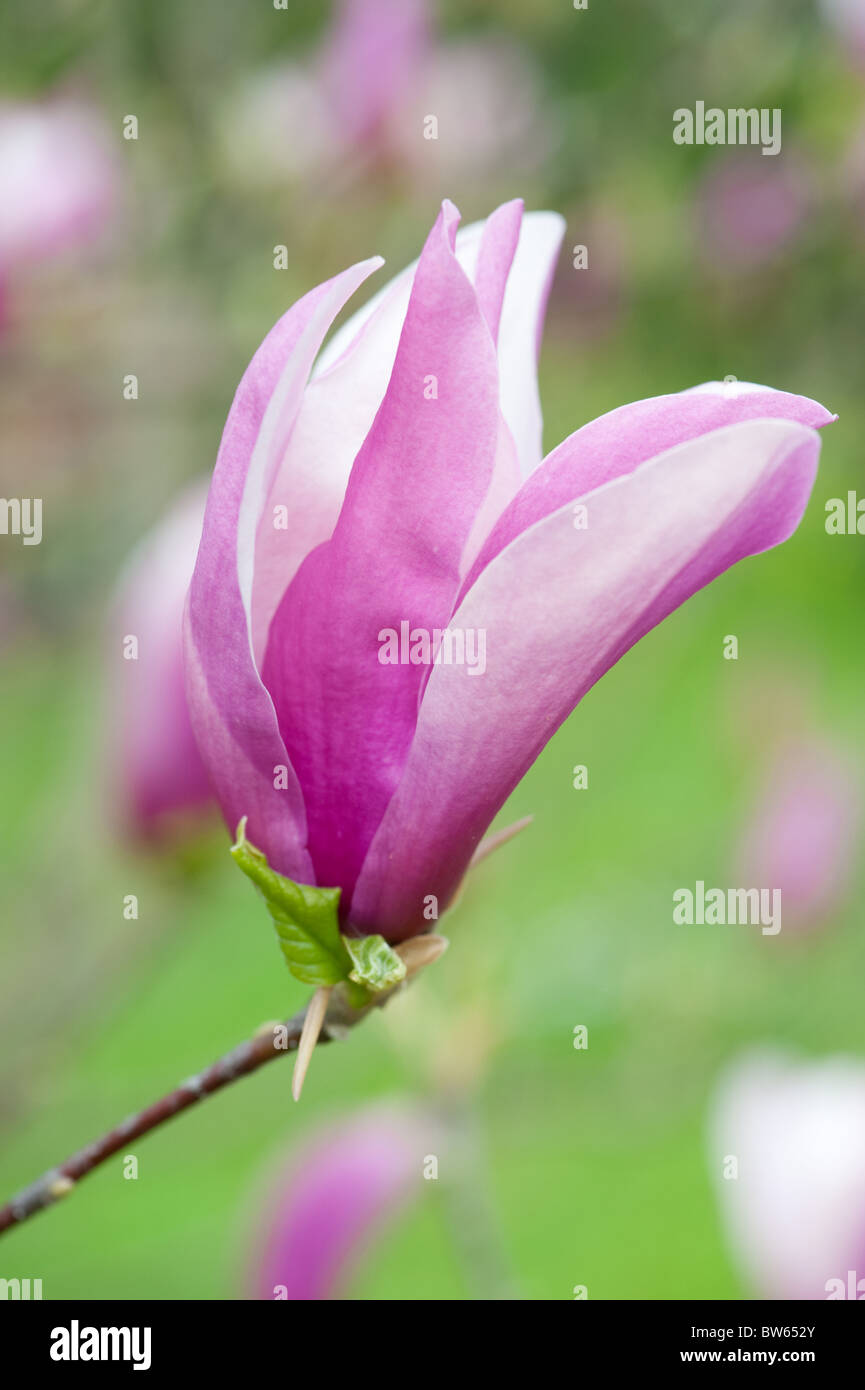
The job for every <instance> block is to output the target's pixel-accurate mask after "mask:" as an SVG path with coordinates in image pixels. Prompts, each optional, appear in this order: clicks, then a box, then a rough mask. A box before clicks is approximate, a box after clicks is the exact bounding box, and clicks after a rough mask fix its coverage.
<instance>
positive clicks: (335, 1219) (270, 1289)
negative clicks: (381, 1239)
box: [250, 1105, 433, 1300]
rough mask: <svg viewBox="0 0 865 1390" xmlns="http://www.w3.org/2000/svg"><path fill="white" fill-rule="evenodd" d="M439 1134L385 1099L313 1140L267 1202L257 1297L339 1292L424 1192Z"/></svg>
mask: <svg viewBox="0 0 865 1390" xmlns="http://www.w3.org/2000/svg"><path fill="white" fill-rule="evenodd" d="M432 1133H433V1132H432V1129H430V1127H429V1126H427V1127H426V1131H425V1128H424V1126H423V1125H422V1124H421V1122H420V1119H419V1117H418V1116H416V1115H414V1114H413V1113H412V1112H411V1111H409V1110H407V1109H400V1108H398V1107H396V1106H382V1105H379V1106H376V1107H373V1108H371V1109H369V1110H366V1111H363V1112H361V1113H359V1114H357V1115H356V1116H354V1117H352V1118H351V1119H349V1120H348V1121H344V1122H343V1123H341V1124H339V1125H337V1126H334V1127H332V1128H331V1129H330V1130H328V1131H326V1132H325V1133H323V1134H320V1135H318V1136H317V1137H316V1138H315V1139H314V1140H313V1142H312V1143H310V1144H308V1145H307V1147H306V1148H305V1149H304V1150H303V1152H302V1153H300V1154H299V1155H298V1156H297V1158H296V1160H295V1161H294V1162H293V1163H292V1164H291V1165H290V1167H289V1168H288V1170H287V1171H285V1172H284V1173H283V1174H282V1175H281V1176H280V1178H279V1180H278V1181H277V1182H276V1183H275V1184H273V1186H272V1188H271V1190H270V1192H269V1193H268V1196H267V1198H266V1200H265V1202H264V1211H263V1214H262V1220H261V1222H260V1229H259V1234H258V1237H257V1241H256V1248H255V1253H254V1257H253V1260H252V1267H251V1270H250V1288H251V1292H252V1296H253V1297H254V1298H256V1299H289V1300H294V1299H299V1300H317V1299H329V1298H335V1297H338V1296H339V1292H340V1289H341V1288H342V1287H343V1285H344V1283H345V1280H346V1279H347V1277H348V1276H349V1274H350V1272H351V1269H352V1266H353V1264H354V1263H355V1262H356V1260H357V1259H358V1257H359V1256H360V1255H361V1254H362V1252H363V1250H364V1248H365V1247H366V1246H367V1245H368V1243H369V1242H370V1241H371V1240H372V1239H373V1238H374V1237H375V1236H376V1235H377V1234H379V1233H380V1232H381V1230H382V1229H383V1228H384V1227H385V1225H386V1224H387V1222H388V1221H390V1220H392V1219H393V1218H394V1217H395V1216H397V1215H398V1214H399V1212H400V1211H401V1210H403V1209H404V1208H405V1206H406V1205H407V1204H408V1203H409V1202H410V1201H411V1199H412V1198H413V1197H417V1196H419V1195H420V1193H421V1191H422V1189H423V1182H424V1179H423V1166H424V1160H425V1156H426V1154H427V1153H428V1152H429V1150H430V1146H431V1142H433V1141H432Z"/></svg>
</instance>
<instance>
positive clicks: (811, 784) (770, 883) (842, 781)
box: [736, 735, 862, 931]
mask: <svg viewBox="0 0 865 1390" xmlns="http://www.w3.org/2000/svg"><path fill="white" fill-rule="evenodd" d="M859 787H860V769H859V767H858V765H857V763H856V761H855V760H854V758H853V755H852V753H851V752H850V750H845V749H843V748H841V747H840V746H836V745H835V744H833V743H832V742H830V741H829V740H828V739H823V738H819V737H818V736H816V735H810V736H807V737H806V736H801V737H799V738H795V739H787V740H786V741H785V742H783V743H782V744H780V745H779V747H778V748H777V749H776V750H775V752H774V754H773V756H772V759H771V760H770V762H769V765H768V767H767V769H766V773H765V777H764V782H763V786H762V789H761V791H760V794H759V797H758V800H757V804H756V806H755V807H754V809H753V812H752V814H751V816H750V817H749V819H748V822H747V824H746V826H745V830H744V834H743V840H742V845H741V847H740V851H739V869H738V871H737V872H738V877H737V879H736V881H737V882H738V883H743V884H753V885H761V886H762V887H767V888H780V890H781V910H782V913H783V922H784V928H785V930H788V929H792V930H794V931H797V930H807V929H810V928H814V927H820V926H822V925H823V924H824V923H825V922H826V921H827V920H828V919H829V918H830V917H831V916H832V913H833V912H834V911H835V910H836V909H838V908H839V907H840V906H841V905H842V903H843V901H844V896H845V893H846V891H847V889H848V888H849V886H850V881H851V878H852V874H853V871H854V869H855V866H856V858H857V847H858V843H859V830H860V824H861V809H862V808H861V794H860V790H859Z"/></svg>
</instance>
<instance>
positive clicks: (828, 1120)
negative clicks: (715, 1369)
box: [709, 1052, 865, 1299]
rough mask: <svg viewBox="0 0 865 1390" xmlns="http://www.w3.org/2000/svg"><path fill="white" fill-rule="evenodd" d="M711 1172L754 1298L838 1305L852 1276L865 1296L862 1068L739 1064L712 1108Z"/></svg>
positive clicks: (773, 1061)
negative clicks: (852, 1273) (835, 1300)
mask: <svg viewBox="0 0 865 1390" xmlns="http://www.w3.org/2000/svg"><path fill="white" fill-rule="evenodd" d="M732 1161H735V1164H736V1169H735V1172H736V1176H728V1177H724V1173H725V1171H726V1172H727V1173H728V1174H729V1173H730V1172H731V1163H732ZM709 1164H710V1170H711V1173H712V1176H713V1178H714V1179H715V1180H716V1187H717V1191H718V1197H719V1202H720V1206H721V1214H722V1217H723V1220H724V1224H725V1227H726V1230H727V1234H728V1238H729V1243H730V1246H731V1249H732V1252H733V1255H734V1256H735V1258H736V1261H737V1263H738V1264H739V1265H740V1266H741V1268H742V1271H743V1274H744V1276H745V1278H746V1280H747V1281H748V1283H749V1285H750V1286H751V1288H752V1289H753V1291H754V1293H755V1294H756V1295H757V1296H758V1297H763V1298H770V1299H821V1298H822V1299H825V1298H828V1297H829V1296H830V1294H833V1293H834V1296H835V1297H843V1296H844V1295H843V1294H841V1293H840V1292H839V1288H838V1285H837V1284H833V1283H832V1281H841V1282H842V1283H843V1285H845V1286H846V1285H847V1282H848V1273H849V1271H851V1270H852V1271H855V1272H856V1274H857V1276H858V1278H859V1279H862V1280H863V1284H862V1287H861V1290H860V1293H859V1295H858V1296H859V1297H861V1296H862V1295H863V1294H865V1062H862V1061H859V1060H858V1059H854V1058H851V1057H831V1058H827V1059H825V1060H821V1061H816V1062H814V1061H799V1060H798V1059H796V1058H791V1057H789V1056H787V1055H785V1054H782V1053H775V1052H769V1053H755V1054H751V1055H748V1056H745V1057H744V1058H742V1059H741V1060H740V1061H738V1062H736V1063H735V1064H734V1065H733V1066H732V1067H730V1068H729V1070H728V1071H727V1072H726V1073H725V1074H724V1076H723V1077H722V1079H721V1082H720V1085H719V1088H718V1091H717V1094H716V1097H715V1100H714V1102H713V1105H712V1111H711V1118H710V1139H709Z"/></svg>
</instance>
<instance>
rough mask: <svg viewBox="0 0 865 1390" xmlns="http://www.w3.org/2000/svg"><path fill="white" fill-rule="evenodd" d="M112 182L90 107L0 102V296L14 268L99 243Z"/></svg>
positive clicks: (101, 128) (110, 159) (111, 163)
mask: <svg viewBox="0 0 865 1390" xmlns="http://www.w3.org/2000/svg"><path fill="white" fill-rule="evenodd" d="M117 184H118V179H117V169H116V164H115V159H114V154H113V151H112V148H111V143H110V140H109V137H108V134H107V131H106V128H105V125H104V122H103V121H102V119H101V117H99V116H98V115H97V114H96V112H95V111H94V110H92V109H91V108H90V107H89V106H87V105H85V104H84V103H82V102H80V101H75V100H71V99H66V98H58V99H56V100H49V101H43V102H14V103H13V102H8V101H7V102H2V103H0V290H2V287H3V285H4V283H5V282H6V281H7V280H8V278H9V277H10V275H12V274H13V273H14V272H15V271H16V270H17V269H18V268H19V267H21V266H23V265H26V264H28V263H32V262H37V261H43V260H49V259H53V258H55V257H58V256H61V255H64V254H65V253H66V252H69V251H72V250H77V249H79V248H80V247H82V246H84V245H86V244H87V243H89V242H91V241H94V240H95V239H97V238H98V237H99V236H100V235H101V234H102V233H103V232H104V230H105V228H106V225H107V224H108V222H109V220H110V218H111V216H112V213H113V211H114V208H115V204H116V198H117Z"/></svg>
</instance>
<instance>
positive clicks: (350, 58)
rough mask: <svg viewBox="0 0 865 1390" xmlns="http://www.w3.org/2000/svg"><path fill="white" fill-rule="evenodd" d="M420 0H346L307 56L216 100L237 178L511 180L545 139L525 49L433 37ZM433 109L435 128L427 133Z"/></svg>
mask: <svg viewBox="0 0 865 1390" xmlns="http://www.w3.org/2000/svg"><path fill="white" fill-rule="evenodd" d="M433 11H434V7H433V6H432V5H431V4H429V3H427V0H344V2H343V3H342V4H340V5H338V6H337V8H336V12H335V16H334V20H333V23H332V24H331V26H330V28H329V29H327V30H326V31H325V34H324V36H323V38H322V40H321V43H320V45H319V47H318V49H317V50H316V51H315V52H314V53H313V54H312V55H311V57H310V59H309V61H307V62H306V63H304V64H300V63H294V62H288V63H279V64H275V65H273V66H272V67H270V68H268V69H266V70H264V71H262V72H260V73H258V74H256V76H255V78H254V79H253V80H251V81H247V82H245V83H244V84H243V85H242V86H241V88H240V89H239V90H238V91H237V92H236V93H235V94H234V96H231V97H229V98H228V100H227V101H224V102H222V103H221V104H220V108H219V111H218V112H217V116H216V119H217V121H218V125H219V142H220V145H221V148H222V151H223V157H224V159H225V162H226V165H227V167H228V170H229V172H230V173H231V175H232V177H233V178H234V179H236V180H237V181H238V182H241V183H267V182H270V183H278V182H279V181H281V180H283V179H286V180H300V181H304V180H305V181H307V182H309V181H311V180H313V179H314V180H315V181H316V182H318V181H319V180H320V178H321V175H322V170H323V169H328V170H329V171H330V174H331V176H332V177H336V176H337V175H339V176H340V177H342V176H343V175H345V174H346V173H348V174H351V172H352V171H354V173H355V174H356V175H362V176H364V177H366V176H367V175H368V174H369V172H370V170H371V169H373V170H379V171H385V170H387V171H394V170H399V171H401V172H402V173H403V174H406V175H408V176H409V177H410V178H414V179H416V180H417V181H418V182H419V183H421V184H422V186H423V187H424V189H425V190H426V191H428V189H429V180H430V177H431V176H432V175H433V174H434V175H435V176H436V177H437V178H439V179H441V180H442V181H447V182H448V183H451V184H452V183H453V182H454V181H458V180H460V179H462V178H467V177H475V178H481V179H483V180H485V181H489V180H490V179H491V178H502V177H504V178H507V179H508V180H511V179H513V178H514V177H515V176H518V175H521V174H524V173H526V172H530V171H531V170H533V169H535V168H536V167H537V166H538V165H539V164H540V163H541V161H542V160H543V158H544V157H545V155H546V154H547V153H548V151H549V148H550V146H551V140H552V136H551V127H550V123H549V122H548V120H547V118H546V117H545V116H544V114H543V100H542V95H543V93H542V84H541V83H540V81H539V80H538V75H537V71H536V68H535V66H534V64H533V62H532V59H531V56H530V54H529V53H528V52H527V51H526V50H525V49H524V48H522V47H520V46H519V45H518V44H516V43H514V42H512V41H510V40H508V39H503V38H501V37H500V36H498V35H496V36H494V37H489V38H485V37H479V38H472V39H458V40H454V41H448V40H444V39H441V38H439V37H436V36H435V34H434V25H433ZM429 116H432V117H434V118H435V120H436V122H437V125H438V129H437V132H436V135H437V138H427V136H425V121H426V118H427V117H429Z"/></svg>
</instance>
